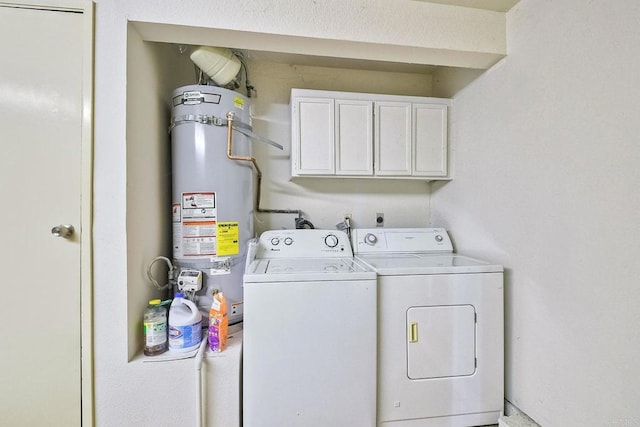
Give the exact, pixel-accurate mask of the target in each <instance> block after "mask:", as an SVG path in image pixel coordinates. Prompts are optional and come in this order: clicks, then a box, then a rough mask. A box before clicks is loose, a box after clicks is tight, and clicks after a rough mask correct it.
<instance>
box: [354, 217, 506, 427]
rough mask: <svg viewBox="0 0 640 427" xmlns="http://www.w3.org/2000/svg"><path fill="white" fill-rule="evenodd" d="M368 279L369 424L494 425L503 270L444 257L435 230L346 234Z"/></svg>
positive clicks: (442, 240)
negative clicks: (371, 294)
mask: <svg viewBox="0 0 640 427" xmlns="http://www.w3.org/2000/svg"><path fill="white" fill-rule="evenodd" d="M352 240H353V245H354V247H353V250H354V252H355V254H356V259H359V260H361V261H363V262H365V263H366V264H367V265H369V266H371V267H372V268H373V269H374V270H376V272H377V273H378V398H377V424H378V425H379V426H384V427H392V426H396V427H399V426H403V427H408V426H411V427H418V426H478V425H486V424H497V422H498V417H499V416H500V414H501V411H502V409H503V398H504V397H503V394H504V386H503V375H504V374H503V371H504V361H503V360H504V359H503V268H502V266H500V265H494V264H490V263H486V262H483V261H480V260H477V259H473V258H468V257H465V256H461V255H457V254H455V253H453V247H452V244H451V240H450V238H449V235H448V234H447V232H446V230H444V229H442V228H421V229H384V228H374V229H356V230H353V235H352Z"/></svg>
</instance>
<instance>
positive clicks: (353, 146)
mask: <svg viewBox="0 0 640 427" xmlns="http://www.w3.org/2000/svg"><path fill="white" fill-rule="evenodd" d="M335 102H336V103H335V118H336V128H335V144H336V175H360V176H361V175H373V146H372V145H371V141H372V138H373V102H372V101H357V100H347V99H336V101H335Z"/></svg>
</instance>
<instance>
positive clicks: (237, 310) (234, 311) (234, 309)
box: [230, 302, 244, 316]
mask: <svg viewBox="0 0 640 427" xmlns="http://www.w3.org/2000/svg"><path fill="white" fill-rule="evenodd" d="M230 311H231V315H232V316H238V315H241V314H242V313H243V312H244V305H243V303H241V302H235V303H233V304H231V310H230Z"/></svg>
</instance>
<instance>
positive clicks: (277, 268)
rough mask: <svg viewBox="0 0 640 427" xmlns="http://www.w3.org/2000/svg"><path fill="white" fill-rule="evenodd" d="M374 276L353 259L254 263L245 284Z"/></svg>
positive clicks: (369, 270)
mask: <svg viewBox="0 0 640 427" xmlns="http://www.w3.org/2000/svg"><path fill="white" fill-rule="evenodd" d="M375 277H376V273H375V272H374V271H373V269H371V268H370V267H368V266H366V265H364V264H362V263H361V262H359V261H357V260H354V259H353V258H282V259H280V258H277V259H257V260H255V261H254V262H252V263H251V264H250V265H249V269H248V270H247V272H246V273H245V275H244V281H245V282H276V281H277V282H292V281H326V280H334V281H335V280H370V279H375Z"/></svg>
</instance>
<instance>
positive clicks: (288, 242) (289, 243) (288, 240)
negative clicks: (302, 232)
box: [284, 237, 293, 246]
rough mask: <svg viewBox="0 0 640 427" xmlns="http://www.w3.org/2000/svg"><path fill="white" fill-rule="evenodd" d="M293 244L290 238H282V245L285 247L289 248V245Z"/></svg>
mask: <svg viewBox="0 0 640 427" xmlns="http://www.w3.org/2000/svg"><path fill="white" fill-rule="evenodd" d="M292 243H293V239H292V238H291V237H285V238H284V244H285V245H287V246H291V244H292Z"/></svg>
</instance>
